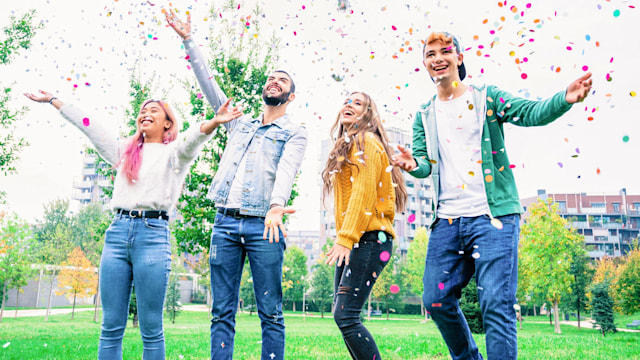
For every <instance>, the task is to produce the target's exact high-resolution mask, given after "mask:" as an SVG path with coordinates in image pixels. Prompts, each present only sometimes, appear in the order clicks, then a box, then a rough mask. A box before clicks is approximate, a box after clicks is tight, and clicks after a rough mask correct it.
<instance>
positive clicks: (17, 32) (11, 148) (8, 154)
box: [0, 10, 43, 175]
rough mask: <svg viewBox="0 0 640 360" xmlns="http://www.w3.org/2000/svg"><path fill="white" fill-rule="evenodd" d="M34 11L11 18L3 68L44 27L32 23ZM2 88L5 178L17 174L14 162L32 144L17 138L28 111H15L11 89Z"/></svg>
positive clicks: (0, 52)
mask: <svg viewBox="0 0 640 360" xmlns="http://www.w3.org/2000/svg"><path fill="white" fill-rule="evenodd" d="M34 15H35V10H30V11H29V12H27V13H25V14H24V15H22V17H20V18H17V17H15V16H13V15H12V16H11V20H10V21H11V23H10V25H9V26H8V27H5V28H4V29H3V30H2V32H3V33H4V39H0V65H7V64H9V63H10V62H11V60H12V58H13V56H14V55H17V54H18V52H19V50H20V49H28V48H29V47H31V40H32V39H33V37H34V36H35V33H36V30H38V29H41V28H42V27H43V25H42V23H40V24H38V25H34V24H33V17H34ZM4 86H5V85H2V88H1V89H0V172H4V174H5V175H7V174H8V173H13V172H15V171H16V168H15V166H14V164H15V162H16V161H17V160H18V159H19V154H20V151H22V149H23V148H24V147H25V146H28V145H29V143H28V142H27V141H26V140H25V139H24V138H16V137H15V136H14V131H15V123H16V122H17V121H18V120H20V118H21V117H22V116H23V115H24V114H25V113H26V111H27V108H26V107H22V108H19V109H12V108H11V106H10V102H11V100H12V96H11V91H12V89H11V88H10V87H4Z"/></svg>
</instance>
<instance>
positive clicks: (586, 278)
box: [566, 253, 594, 329]
mask: <svg viewBox="0 0 640 360" xmlns="http://www.w3.org/2000/svg"><path fill="white" fill-rule="evenodd" d="M593 273H594V269H593V267H592V266H591V265H590V259H589V256H588V255H587V254H586V253H582V254H578V255H576V257H574V259H573V261H572V262H571V267H570V269H569V274H570V275H572V276H573V279H574V281H573V283H571V291H570V292H569V293H568V294H567V302H566V303H567V305H568V306H567V307H568V308H569V309H571V310H575V311H576V313H577V316H578V329H579V328H580V312H584V311H585V310H586V309H587V306H588V305H589V298H588V297H587V288H588V286H589V285H590V284H591V278H592V277H593Z"/></svg>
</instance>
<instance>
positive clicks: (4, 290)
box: [0, 280, 9, 322]
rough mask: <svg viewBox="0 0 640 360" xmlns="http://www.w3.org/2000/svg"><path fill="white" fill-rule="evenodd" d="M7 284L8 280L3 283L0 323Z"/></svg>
mask: <svg viewBox="0 0 640 360" xmlns="http://www.w3.org/2000/svg"><path fill="white" fill-rule="evenodd" d="M7 282H9V280H5V281H4V285H3V290H2V307H0V322H2V315H4V294H6V293H7Z"/></svg>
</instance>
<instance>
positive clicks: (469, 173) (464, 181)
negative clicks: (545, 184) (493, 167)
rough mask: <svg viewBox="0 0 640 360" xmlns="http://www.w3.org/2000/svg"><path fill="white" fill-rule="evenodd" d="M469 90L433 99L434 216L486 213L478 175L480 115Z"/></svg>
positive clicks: (469, 215) (447, 217) (482, 176)
mask: <svg viewBox="0 0 640 360" xmlns="http://www.w3.org/2000/svg"><path fill="white" fill-rule="evenodd" d="M472 104H473V99H472V97H471V92H470V91H466V92H465V93H464V94H463V95H462V96H460V97H458V98H455V99H452V100H448V101H442V100H440V99H437V98H436V101H435V109H436V127H437V131H438V151H439V153H440V154H439V158H438V162H439V166H440V195H439V197H438V199H439V202H438V212H437V213H438V217H440V218H445V219H453V218H458V217H462V216H465V217H474V216H480V215H484V214H490V211H489V203H488V201H487V194H486V191H485V188H484V180H483V178H484V175H483V174H482V151H481V148H480V145H481V141H482V126H483V123H482V118H481V117H480V116H479V114H477V109H476V108H475V107H474V106H473V105H472Z"/></svg>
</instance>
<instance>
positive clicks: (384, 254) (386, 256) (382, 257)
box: [380, 251, 391, 262]
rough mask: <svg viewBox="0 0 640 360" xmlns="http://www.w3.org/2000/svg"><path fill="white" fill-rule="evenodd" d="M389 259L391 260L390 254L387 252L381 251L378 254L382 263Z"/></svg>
mask: <svg viewBox="0 0 640 360" xmlns="http://www.w3.org/2000/svg"><path fill="white" fill-rule="evenodd" d="M389 258H391V254H389V252H388V251H383V252H381V253H380V260H381V261H382V262H387V261H389Z"/></svg>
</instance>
